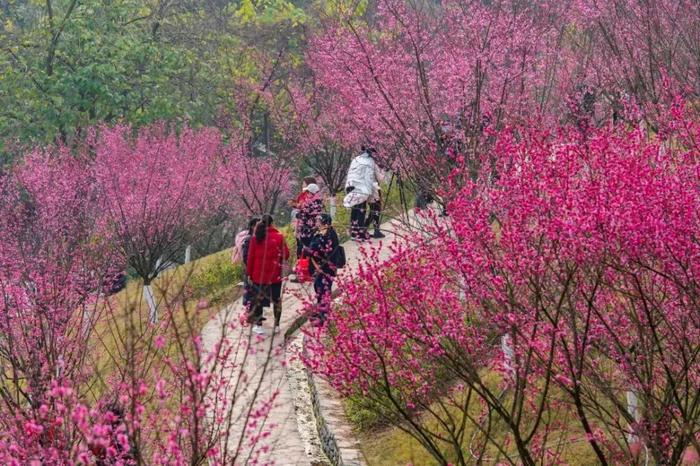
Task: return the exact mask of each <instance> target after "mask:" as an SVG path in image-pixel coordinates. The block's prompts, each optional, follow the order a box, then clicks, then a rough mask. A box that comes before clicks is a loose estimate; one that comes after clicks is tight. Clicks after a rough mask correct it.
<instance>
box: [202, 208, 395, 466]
mask: <svg viewBox="0 0 700 466" xmlns="http://www.w3.org/2000/svg"><path fill="white" fill-rule="evenodd" d="M398 225H400V222H399V221H393V222H389V223H386V224H384V225H382V230H383V231H384V232H385V234H386V235H387V237H386V238H385V239H383V240H381V246H379V245H380V241H379V240H372V242H371V243H369V244H370V245H371V246H373V247H378V249H377V250H376V255H375V256H374V257H373V260H383V259H385V258H386V257H388V256H389V255H390V251H389V247H388V246H389V245H390V244H391V243H392V242H395V241H398V240H397V237H396V236H395V234H394V232H395V231H396V230H399V229H400V227H398ZM361 244H366V243H356V242H346V243H345V244H344V245H343V246H344V247H345V252H346V256H347V266H346V267H345V268H344V269H343V270H342V271H341V274H352V273H353V271H355V270H357V266H358V263H359V262H360V261H361V260H365V259H364V256H363V254H362V253H361V251H360V248H361ZM312 294H313V287H312V286H311V284H303V285H300V284H294V283H289V282H286V281H285V283H284V286H283V300H282V322H281V329H282V331H281V332H280V334H278V335H274V336H273V335H271V328H272V312H271V310H269V309H268V310H266V317H267V318H268V320H267V321H266V322H265V323H266V330H267V332H268V335H266V336H265V337H252V338H251V336H250V332H249V330H248V329H246V330H247V331H241V330H236V331H234V332H233V333H232V334H231V335H229V338H232V339H233V338H239V339H246V340H248V341H250V348H252V349H253V351H252V352H251V351H248V357H247V358H242V353H244V352H246V350H245V348H246V347H247V346H246V345H245V344H243V345H240V346H239V350H238V351H234V352H232V355H231V358H237V360H243V359H244V360H245V363H244V364H243V368H244V369H245V372H246V374H247V375H248V376H249V378H250V379H253V378H256V377H260V376H262V383H261V387H260V390H259V392H258V394H257V399H268V398H270V397H272V396H273V394H275V393H276V398H275V401H274V404H273V406H272V409H271V411H270V412H269V414H268V416H267V419H266V423H267V424H268V425H270V424H274V426H275V427H274V428H273V429H272V432H271V436H270V437H269V438H267V439H266V440H265V441H264V442H263V443H264V445H265V446H266V447H269V448H266V449H265V450H266V451H264V452H262V453H261V454H260V456H259V457H258V461H257V463H256V464H269V463H273V464H275V465H281V466H295V465H308V464H314V463H315V462H313V461H312V460H311V459H310V458H309V456H308V455H307V452H306V451H305V445H304V442H303V441H302V437H301V435H300V433H299V429H298V426H297V416H296V414H295V408H294V401H293V395H294V394H293V391H292V389H291V387H290V383H289V380H288V369H287V364H286V361H285V357H284V353H285V347H284V334H285V331H286V330H287V329H288V328H289V327H290V325H291V324H292V323H293V322H294V321H295V319H296V318H297V317H298V316H299V315H300V313H301V312H302V309H303V306H304V304H303V300H304V297H307V298H310V297H311V295H312ZM241 312H242V303H241V302H240V301H238V302H236V303H233V304H231V305H230V306H228V307H226V308H225V309H223V310H222V311H221V312H220V313H219V314H218V315H217V316H216V317H215V318H213V319H212V320H211V321H209V322H208V323H207V325H206V326H205V327H204V329H203V331H202V341H203V345H204V348H205V349H206V350H211V349H212V348H213V347H214V345H216V344H217V342H218V341H219V340H220V338H221V335H222V332H223V331H224V328H225V327H226V325H227V323H228V322H231V319H237V318H238V316H239V315H240V314H241ZM271 343H272V346H270V345H271ZM270 351H271V354H272V357H268V355H269V354H270ZM266 362H267V365H266ZM263 371H264V373H263ZM236 376H237V375H236V374H235V373H234V372H233V371H232V372H231V377H236ZM256 380H257V379H256ZM251 385H256V386H257V384H251ZM252 391H253V389H252V388H250V389H246V388H245V387H243V388H242V389H240V390H239V395H238V396H239V397H241V398H239V400H246V399H252V398H253V397H254V394H253V393H252ZM318 392H319V393H320V395H321V397H322V400H321V409H322V411H323V413H324V416H327V417H328V424H329V426H330V428H331V431H333V433H334V435H335V436H336V440H337V443H338V445H339V447H340V450H341V453H342V454H343V460H344V464H346V465H359V464H363V461H362V459H361V458H360V457H359V449H358V448H356V447H357V444H356V441H355V440H354V439H353V436H352V430H351V428H350V427H349V425H348V424H347V422H346V421H345V420H344V419H343V415H342V406H341V404H340V403H339V401H338V399H337V396H336V395H335V394H334V392H333V390H332V388H330V386H328V385H327V384H326V383H325V382H323V381H319V386H318ZM247 404H249V403H245V402H241V401H238V402H237V403H236V408H235V409H234V411H238V412H234V415H233V419H234V421H233V423H234V426H233V428H232V430H233V433H234V435H232V436H231V439H230V441H229V442H228V445H227V449H228V451H236V449H237V448H238V440H239V438H240V432H241V430H242V429H243V425H244V424H245V419H246V412H244V410H245V406H246V405H247ZM336 431H337V432H336ZM246 448H248V449H249V448H250V447H249V446H247V445H243V447H242V450H243V455H242V456H239V458H242V459H239V460H238V461H236V464H246V463H248V462H249V461H250V462H252V461H251V460H249V459H248V453H249V452H248V451H247V450H246Z"/></svg>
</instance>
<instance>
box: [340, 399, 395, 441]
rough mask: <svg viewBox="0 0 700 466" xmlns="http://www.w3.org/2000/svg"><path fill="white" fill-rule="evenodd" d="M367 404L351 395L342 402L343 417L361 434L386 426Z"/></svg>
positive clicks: (374, 410)
mask: <svg viewBox="0 0 700 466" xmlns="http://www.w3.org/2000/svg"><path fill="white" fill-rule="evenodd" d="M369 404H370V401H369V400H368V399H366V398H364V397H362V396H360V395H352V396H349V397H347V398H345V399H344V400H343V405H344V408H345V415H346V416H347V417H348V420H349V421H350V423H351V424H352V425H353V427H354V428H355V429H357V430H359V431H362V432H367V431H370V430H373V429H376V428H378V427H383V426H385V425H386V420H385V419H383V418H382V417H381V416H380V415H379V413H378V412H377V410H376V409H372V408H371V407H369V406H368V405H369Z"/></svg>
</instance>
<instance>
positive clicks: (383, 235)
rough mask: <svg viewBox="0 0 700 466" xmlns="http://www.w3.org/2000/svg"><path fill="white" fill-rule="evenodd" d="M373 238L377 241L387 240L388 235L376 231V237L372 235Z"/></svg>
mask: <svg viewBox="0 0 700 466" xmlns="http://www.w3.org/2000/svg"><path fill="white" fill-rule="evenodd" d="M372 238H377V239H381V238H386V235H385V234H384V233H382V232H381V231H380V230H379V229H376V230H374V235H372Z"/></svg>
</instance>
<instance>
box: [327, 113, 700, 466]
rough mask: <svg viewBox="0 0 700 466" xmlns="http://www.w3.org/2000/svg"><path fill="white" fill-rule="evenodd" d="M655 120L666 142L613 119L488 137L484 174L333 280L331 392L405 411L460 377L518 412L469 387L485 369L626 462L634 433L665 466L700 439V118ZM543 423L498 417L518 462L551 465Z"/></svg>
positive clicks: (596, 448) (481, 384)
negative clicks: (445, 208)
mask: <svg viewBox="0 0 700 466" xmlns="http://www.w3.org/2000/svg"><path fill="white" fill-rule="evenodd" d="M667 122H668V123H669V125H668V126H669V127H673V128H675V130H674V131H673V132H672V133H669V134H667V135H666V136H667V137H668V139H666V140H665V141H662V140H660V139H656V140H651V141H650V140H648V139H647V137H646V135H645V133H644V132H642V131H639V130H636V129H633V130H627V129H623V128H615V129H607V128H604V129H600V130H591V131H590V132H589V133H588V134H587V138H586V139H582V138H581V135H580V132H579V129H578V128H567V127H565V128H562V129H561V130H559V131H558V132H557V133H555V134H548V133H547V132H545V131H541V130H536V129H515V128H513V129H512V130H507V131H504V132H503V133H502V134H501V135H500V136H499V138H498V141H497V143H496V145H495V156H496V157H495V164H496V166H495V172H496V173H497V174H498V177H497V179H496V180H495V181H493V180H489V177H488V176H483V177H482V178H481V179H479V180H477V181H476V182H475V183H467V186H465V187H464V188H463V189H462V190H461V191H460V192H459V193H456V194H454V196H453V199H454V200H453V201H452V203H451V204H450V205H449V210H450V212H451V215H450V217H449V219H448V220H438V219H435V220H434V221H430V218H428V219H426V220H428V224H429V225H432V226H429V227H427V229H424V230H419V231H414V232H413V233H411V232H410V231H409V232H407V235H408V237H407V239H406V243H405V244H404V245H403V246H401V245H400V246H397V247H398V248H399V249H398V250H397V251H396V253H395V254H394V257H393V259H391V260H390V261H389V262H388V263H385V264H376V265H369V266H367V267H365V268H363V269H362V270H361V271H360V273H359V275H358V277H354V278H353V279H351V280H346V281H344V282H342V283H340V284H339V288H341V289H342V290H343V293H342V302H343V307H342V308H339V309H338V312H337V313H336V314H335V318H334V324H335V328H334V330H333V332H332V333H329V334H327V335H326V336H327V337H329V339H330V340H329V341H328V342H326V343H324V342H322V341H320V342H319V344H318V345H317V346H316V350H317V352H316V356H317V360H316V361H315V362H313V364H315V366H316V369H317V370H318V371H319V372H320V373H322V374H323V375H324V376H326V377H328V379H329V380H330V381H331V383H333V384H334V385H335V386H336V387H337V388H339V389H340V390H342V391H343V392H344V393H346V394H352V393H363V394H364V395H365V396H369V397H373V396H377V393H384V396H389V395H388V394H389V393H391V396H390V399H391V401H392V403H396V404H395V405H394V406H395V409H397V410H401V409H403V410H405V411H404V412H405V413H410V412H411V410H412V409H414V408H415V407H417V406H420V407H421V409H428V407H429V406H430V402H431V400H435V399H436V397H437V396H444V395H445V394H446V393H450V392H451V391H452V390H453V389H454V386H455V385H457V386H467V387H470V388H471V389H473V390H475V392H476V393H474V396H477V397H478V398H479V399H481V400H482V402H483V403H484V406H488V407H489V410H496V412H497V414H496V416H497V417H500V418H501V420H502V421H508V422H516V421H514V419H516V420H517V419H519V417H515V416H516V414H517V410H516V412H515V413H511V412H510V411H509V409H510V405H508V404H507V401H506V402H503V403H501V402H500V401H497V400H496V399H495V398H491V396H492V395H491V393H490V392H489V390H488V389H486V388H485V385H488V383H487V382H485V380H486V379H485V378H488V374H489V372H483V370H484V369H485V368H490V369H492V370H493V371H494V372H495V373H500V374H501V376H500V380H501V383H502V384H503V386H504V387H505V388H508V387H510V388H509V390H511V391H510V392H509V395H511V396H513V397H515V398H514V400H513V403H515V405H514V406H517V404H518V403H524V405H523V408H524V409H525V410H531V414H532V415H535V414H536V413H537V410H538V408H537V406H539V403H540V401H538V400H541V399H543V398H542V397H544V399H547V397H548V396H547V394H548V390H547V388H546V387H547V386H548V385H550V384H551V385H554V386H556V387H557V395H554V394H552V396H551V401H550V402H549V403H551V404H548V407H549V409H554V408H555V407H556V409H558V410H563V411H564V412H568V413H570V415H572V416H574V417H575V418H576V419H578V422H579V423H580V426H579V427H578V428H577V429H574V430H571V428H569V430H570V432H569V433H568V434H567V435H570V436H571V437H570V440H571V441H574V440H576V439H577V437H580V436H581V435H582V434H581V432H582V433H583V434H585V437H584V440H585V441H587V442H588V443H589V444H590V446H591V449H592V451H593V452H595V454H596V455H598V459H599V460H600V461H604V460H607V461H609V462H610V461H611V462H615V461H622V462H623V463H624V462H627V461H629V458H630V456H629V455H630V446H629V445H627V443H626V440H625V438H626V435H628V434H634V435H636V436H638V437H639V438H640V439H642V442H643V444H644V445H645V446H646V447H647V448H648V449H649V452H650V454H651V455H652V456H653V457H654V459H655V461H657V462H659V463H668V464H676V463H678V462H679V460H680V458H681V455H682V454H683V451H684V449H685V447H686V446H687V445H688V444H689V443H690V442H694V441H695V435H696V434H697V433H698V432H699V431H700V430H699V429H698V426H697V419H698V416H700V411H698V405H697V403H695V401H694V400H696V399H697V397H698V396H699V395H700V364H698V362H699V361H698V347H699V345H700V321H699V320H698V310H697V300H698V298H699V297H700V288H699V287H698V283H699V279H700V242H699V241H698V238H697V231H698V230H699V229H700V214H699V213H700V189H699V188H698V187H699V186H700V159H698V148H697V146H696V145H695V144H694V141H696V140H697V137H698V136H700V126H699V125H698V124H697V123H696V120H695V119H694V118H693V117H692V116H691V117H686V116H685V115H683V113H682V110H681V108H680V107H676V108H675V109H674V112H673V114H672V115H670V116H669V118H668V120H667ZM501 335H508V336H509V337H510V341H511V347H512V350H513V357H512V358H505V357H504V354H505V353H504V351H503V350H502V346H501V340H500V336H501ZM511 370H512V371H513V372H511ZM543 384H544V387H545V388H544V392H543V388H542V387H543ZM383 390H384V392H383ZM388 390H390V391H388ZM553 391H554V389H550V390H549V392H553ZM627 391H633V392H635V393H636V394H637V396H638V398H639V399H640V400H641V405H642V406H643V409H642V415H641V418H640V419H639V420H638V421H637V420H635V419H634V418H631V417H630V415H629V414H628V411H627V405H626V402H625V393H626V392H627ZM562 394H563V395H564V399H563V400H561V399H559V398H560V397H561V396H562ZM601 399H604V400H606V401H605V402H602V401H601ZM598 406H605V409H600V410H598V409H596V407H598ZM583 407H585V409H584V408H583ZM498 409H502V411H498ZM489 410H487V411H489ZM397 412H400V411H397ZM486 414H487V412H485V413H484V415H486ZM511 414H512V416H514V417H510V416H511ZM415 416H416V417H413V416H412V415H410V414H406V417H407V418H413V419H414V421H415V422H420V421H419V418H418V417H417V415H415ZM435 416H436V417H437V418H439V416H437V415H435ZM554 425H555V424H553V423H546V424H545V423H543V424H540V425H528V422H527V421H522V420H521V421H517V422H516V424H514V425H512V426H511V427H510V429H509V431H510V434H511V435H512V436H513V439H514V440H513V441H514V442H515V444H516V445H517V447H518V453H519V455H520V458H521V459H522V460H523V461H525V463H526V464H529V463H530V461H533V458H537V457H539V456H538V455H543V456H542V458H550V459H549V461H554V460H555V459H556V457H557V453H556V449H555V447H554V446H552V447H551V448H549V447H547V445H546V443H544V441H545V440H546V438H548V436H547V435H545V434H547V433H548V432H549V430H550V429H552V428H553V426H554ZM688 426H694V427H691V428H690V429H689V428H688ZM559 427H562V426H559ZM564 427H566V426H564ZM528 432H532V435H530V436H528V435H527V433H528ZM577 432H579V433H578V434H577ZM550 434H551V432H550ZM425 442H426V443H427V441H425ZM426 443H424V445H426ZM426 448H429V446H426ZM462 454H464V453H462ZM552 455H554V456H552ZM625 458H627V459H625Z"/></svg>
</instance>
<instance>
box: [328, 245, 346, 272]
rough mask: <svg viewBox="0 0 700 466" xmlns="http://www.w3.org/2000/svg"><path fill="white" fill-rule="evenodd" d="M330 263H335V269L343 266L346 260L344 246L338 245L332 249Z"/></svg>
mask: <svg viewBox="0 0 700 466" xmlns="http://www.w3.org/2000/svg"><path fill="white" fill-rule="evenodd" d="M331 263H332V264H333V265H335V267H336V268H337V269H342V268H343V267H345V263H346V260H345V248H344V247H342V246H341V245H338V247H337V248H335V249H334V250H333V253H332V254H331Z"/></svg>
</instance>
